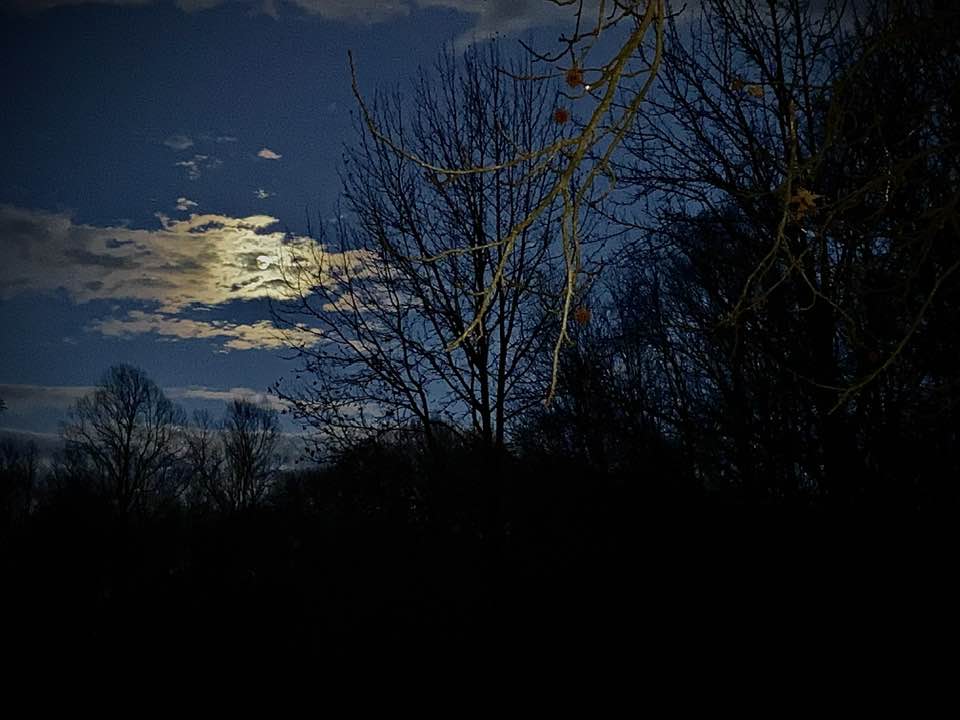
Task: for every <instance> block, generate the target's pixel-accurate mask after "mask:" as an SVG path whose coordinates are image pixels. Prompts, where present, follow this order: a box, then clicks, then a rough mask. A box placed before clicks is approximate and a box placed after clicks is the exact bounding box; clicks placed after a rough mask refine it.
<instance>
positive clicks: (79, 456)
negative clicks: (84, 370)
mask: <svg viewBox="0 0 960 720" xmlns="http://www.w3.org/2000/svg"><path fill="white" fill-rule="evenodd" d="M183 422H184V418H183V413H182V411H181V410H180V409H179V408H177V407H176V406H175V405H174V404H173V403H171V402H170V401H169V400H168V399H167V398H166V396H165V395H164V394H163V391H162V390H161V389H160V388H159V387H157V385H156V384H155V383H154V382H153V381H152V380H151V379H150V378H149V377H147V375H146V373H144V371H143V370H141V369H139V368H135V367H132V366H129V365H114V366H113V367H111V368H110V369H109V370H108V371H107V372H106V373H105V374H104V376H103V379H102V380H101V381H100V384H99V385H98V387H97V389H96V390H95V391H94V393H93V394H92V395H90V396H87V397H84V398H81V399H80V400H78V401H77V403H76V405H75V406H74V408H73V409H72V410H71V411H70V413H69V415H68V420H67V422H66V424H65V425H64V427H63V439H64V442H65V445H66V448H65V454H66V459H67V463H68V466H69V467H70V469H71V470H72V471H73V472H76V473H78V474H84V473H85V474H87V475H88V476H89V477H91V478H92V481H93V482H94V483H95V484H96V485H97V486H98V488H99V490H100V491H101V492H103V493H104V494H105V495H106V496H107V497H109V498H110V499H111V500H112V502H113V503H114V504H115V505H116V507H117V508H118V509H119V510H120V511H121V512H129V511H132V510H144V509H147V508H149V507H150V505H151V504H152V503H153V502H154V501H156V500H157V499H159V498H160V497H161V496H162V495H164V494H167V493H176V492H178V491H179V489H180V488H179V483H180V480H181V477H180V468H179V462H178V461H179V458H180V455H181V452H180V447H179V442H178V439H177V433H178V430H179V428H180V427H181V426H182V425H183Z"/></svg>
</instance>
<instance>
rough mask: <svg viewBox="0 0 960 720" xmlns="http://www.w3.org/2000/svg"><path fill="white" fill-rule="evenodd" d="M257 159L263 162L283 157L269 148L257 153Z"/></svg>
mask: <svg viewBox="0 0 960 720" xmlns="http://www.w3.org/2000/svg"><path fill="white" fill-rule="evenodd" d="M257 157H259V158H263V159H264V160H279V159H280V158H282V157H283V155H281V154H280V153H277V152H274V151H273V150H271V149H270V148H263V149H262V150H261V151H260V152H258V153H257Z"/></svg>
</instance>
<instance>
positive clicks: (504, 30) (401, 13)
mask: <svg viewBox="0 0 960 720" xmlns="http://www.w3.org/2000/svg"><path fill="white" fill-rule="evenodd" d="M157 2H159V0H13V7H14V9H19V10H20V11H21V12H36V11H41V10H47V9H50V8H54V7H58V6H62V5H82V4H91V5H93V4H101V5H151V4H154V3H157ZM175 4H176V6H177V7H179V8H180V9H181V10H182V11H183V12H186V13H195V12H203V11H208V10H212V9H215V8H218V7H221V6H224V5H230V4H241V5H245V6H248V7H251V8H253V9H254V10H255V11H259V12H260V13H262V14H263V15H264V16H268V17H272V18H276V17H278V16H279V15H280V13H281V11H284V12H287V11H292V12H294V13H300V14H302V15H308V16H312V17H318V18H322V19H324V20H330V21H336V22H350V23H359V24H366V25H372V24H375V23H382V22H388V21H390V20H395V19H397V18H403V17H407V16H409V15H410V14H411V13H412V12H413V11H414V10H416V9H424V8H442V9H447V10H453V11H455V12H459V13H462V14H465V15H472V16H474V18H475V22H474V26H473V28H472V29H471V30H469V31H468V32H467V33H465V34H464V35H463V36H461V38H460V39H459V41H458V42H459V43H460V44H464V43H466V42H468V41H470V40H474V39H478V40H479V39H485V38H489V37H492V36H494V35H497V34H501V35H507V34H516V33H520V32H523V31H525V30H528V29H530V28H533V27H537V26H545V25H555V24H557V23H562V22H570V21H571V20H572V12H573V6H575V5H576V3H574V4H573V5H570V6H566V7H561V6H558V5H556V4H554V3H553V2H550V0H176V2H175ZM597 7H598V5H597V0H586V3H585V10H586V12H587V13H590V12H595V11H596V9H597Z"/></svg>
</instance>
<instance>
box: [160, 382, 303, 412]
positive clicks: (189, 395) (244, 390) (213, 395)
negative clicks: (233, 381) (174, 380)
mask: <svg viewBox="0 0 960 720" xmlns="http://www.w3.org/2000/svg"><path fill="white" fill-rule="evenodd" d="M166 393H167V397H169V398H170V399H171V400H201V401H212V402H222V403H229V402H233V401H234V400H246V401H247V402H252V403H254V404H255V405H261V406H266V407H269V408H273V409H274V410H284V409H286V408H288V407H289V403H286V402H284V401H283V400H281V399H280V398H278V397H277V396H275V395H270V394H269V393H264V392H258V391H257V390H253V389H252V388H248V387H234V388H230V389H229V390H213V389H211V388H206V387H199V386H191V387H186V388H170V389H168V390H167V391H166Z"/></svg>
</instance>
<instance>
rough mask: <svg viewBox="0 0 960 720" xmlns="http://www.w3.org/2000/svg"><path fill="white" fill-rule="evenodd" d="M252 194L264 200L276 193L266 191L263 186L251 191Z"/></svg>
mask: <svg viewBox="0 0 960 720" xmlns="http://www.w3.org/2000/svg"><path fill="white" fill-rule="evenodd" d="M253 194H254V195H255V196H256V198H257V200H266V199H267V198H268V197H273V196H274V195H276V193H272V192H267V191H266V190H264V189H263V188H257V189H256V190H254V191H253Z"/></svg>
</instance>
